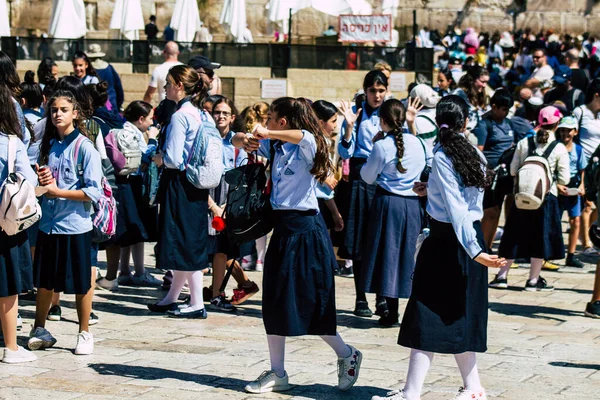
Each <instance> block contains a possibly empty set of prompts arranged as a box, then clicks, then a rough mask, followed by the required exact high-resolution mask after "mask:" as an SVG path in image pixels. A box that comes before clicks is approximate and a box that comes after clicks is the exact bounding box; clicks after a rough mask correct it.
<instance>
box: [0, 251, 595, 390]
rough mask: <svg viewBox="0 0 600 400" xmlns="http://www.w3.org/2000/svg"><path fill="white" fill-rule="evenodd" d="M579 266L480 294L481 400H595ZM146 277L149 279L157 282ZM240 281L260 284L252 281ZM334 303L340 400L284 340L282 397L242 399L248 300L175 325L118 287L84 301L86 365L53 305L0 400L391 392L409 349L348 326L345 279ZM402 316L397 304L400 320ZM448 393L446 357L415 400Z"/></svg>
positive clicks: (455, 379)
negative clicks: (355, 352) (485, 316)
mask: <svg viewBox="0 0 600 400" xmlns="http://www.w3.org/2000/svg"><path fill="white" fill-rule="evenodd" d="M150 252H151V246H150V245H148V246H147V254H150ZM101 256H102V255H101ZM585 261H586V262H587V264H586V268H585V269H584V270H583V271H580V270H576V269H573V268H562V269H561V270H559V271H557V272H543V276H544V277H545V278H546V279H547V280H548V281H549V282H550V283H551V284H554V285H555V286H556V287H557V290H555V291H554V292H552V293H526V292H523V291H522V288H523V287H524V285H525V280H526V279H527V276H528V269H527V267H528V266H527V265H526V264H523V265H520V268H518V269H513V270H511V272H510V275H509V284H510V288H509V289H508V290H492V289H490V292H489V297H490V312H489V326H488V352H487V353H485V354H482V355H480V356H479V362H478V364H479V369H480V375H481V378H482V381H483V383H484V385H485V387H486V388H487V391H488V397H489V398H500V399H544V400H546V399H548V400H554V399H578V400H579V399H600V320H593V319H589V318H584V317H583V310H584V307H585V304H586V302H587V301H589V298H590V296H591V289H592V285H593V279H594V275H593V274H592V272H593V269H594V264H595V262H596V259H595V258H590V257H587V258H585ZM146 264H147V265H153V264H154V260H153V258H152V257H150V256H147V258H146ZM559 264H560V263H559ZM150 271H151V272H153V273H155V274H156V276H160V275H159V274H160V271H158V270H154V269H151V270H150ZM493 273H494V271H490V279H491V277H492V275H493ZM249 275H250V277H251V279H253V280H255V281H256V282H257V283H258V284H259V285H260V281H261V273H257V272H250V273H249ZM208 279H210V278H208V277H207V278H205V281H206V282H208ZM232 287H233V284H230V285H229V288H228V290H229V293H230V294H231V289H232ZM336 293H337V306H338V325H339V332H340V334H341V335H342V336H343V337H344V339H345V340H346V341H347V342H348V343H351V344H354V345H356V346H357V347H358V348H359V349H360V350H361V351H362V352H363V354H364V361H363V367H362V370H361V377H360V379H359V381H358V383H357V385H356V387H355V388H353V389H352V390H351V391H349V392H347V393H341V392H339V391H338V390H337V389H336V388H335V387H334V386H335V384H336V380H337V378H336V368H337V366H336V359H335V355H334V353H333V352H332V351H331V349H330V348H328V346H327V345H326V344H325V343H324V342H322V341H321V340H320V339H319V338H316V337H307V338H290V339H289V340H288V341H287V344H286V368H287V370H288V373H289V375H290V383H292V384H293V385H294V386H293V387H292V389H291V390H290V391H288V392H286V393H271V394H265V395H259V396H253V395H250V394H247V393H244V392H243V387H244V385H245V384H246V382H247V381H249V380H252V379H254V378H256V377H257V376H258V375H259V374H260V373H261V372H262V371H263V370H264V369H267V368H268V367H269V356H268V350H267V343H266V337H265V333H264V327H263V323H262V320H261V318H260V306H261V302H260V294H259V295H257V296H256V297H254V298H252V299H251V300H250V301H248V302H247V303H246V304H244V305H243V306H242V307H240V308H239V310H238V312H237V313H235V314H225V313H216V312H211V311H209V317H208V319H207V320H190V321H187V320H177V319H170V318H166V317H164V316H162V315H157V314H152V313H150V312H149V311H148V310H147V308H146V304H149V303H152V302H155V301H157V299H160V298H161V297H162V296H164V294H165V293H164V292H163V291H161V290H160V289H154V288H136V287H121V288H120V290H119V292H115V293H112V292H106V291H97V292H96V294H95V303H94V310H95V312H96V314H98V316H99V317H100V323H99V324H97V325H95V326H93V327H91V331H92V333H94V335H95V339H96V344H95V352H94V354H93V355H91V356H75V355H73V353H72V350H73V348H74V346H75V340H76V339H75V335H76V332H77V325H76V322H75V321H76V315H77V314H76V311H75V308H74V306H75V304H74V297H73V296H63V302H62V307H63V320H62V321H60V322H50V321H49V322H48V324H47V328H48V329H49V330H50V331H51V332H52V334H53V335H54V336H55V337H56V338H57V339H58V343H57V344H56V347H55V348H53V349H50V350H46V351H41V352H37V355H38V361H36V362H34V363H30V364H26V365H17V366H10V365H0V379H1V382H2V384H1V385H0V399H31V398H41V399H86V400H87V399H90V400H105V399H107V400H108V399H133V398H135V399H143V400H146V399H148V400H154V399H170V400H174V399H182V400H187V399H194V400H196V399H211V400H212V399H216V400H219V399H223V400H229V399H242V400H250V399H294V400H300V399H302V400H304V399H327V400H329V399H333V400H336V399H344V400H346V399H370V397H371V396H372V395H375V394H378V395H382V394H385V392H386V391H387V390H389V389H393V388H399V387H402V385H403V382H404V379H405V376H406V372H407V369H408V357H409V350H407V349H405V348H402V347H400V346H398V345H397V344H396V340H397V337H398V327H394V328H388V329H381V328H378V326H377V319H376V318H372V319H361V318H357V317H355V316H354V315H352V309H353V293H354V289H353V282H352V280H351V279H345V278H339V277H338V278H336ZM370 300H371V302H373V297H372V296H370ZM405 305H406V300H401V301H400V308H401V310H402V309H403V308H404V306H405ZM34 310H35V307H34V304H33V303H32V302H25V301H23V302H21V304H20V312H21V315H22V317H23V319H24V323H25V327H24V331H23V332H21V334H20V337H19V342H20V344H25V343H26V334H27V333H28V332H29V325H30V324H31V323H32V322H33V316H34ZM459 386H461V379H460V374H459V372H458V368H457V367H456V365H455V363H454V358H453V357H452V356H449V355H436V356H435V357H434V361H433V366H432V368H431V370H430V373H429V375H428V376H427V379H426V382H425V387H424V393H423V396H422V399H423V400H438V399H451V398H453V397H454V395H455V393H456V391H457V389H458V387H459Z"/></svg>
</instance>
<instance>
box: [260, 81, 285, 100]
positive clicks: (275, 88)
mask: <svg viewBox="0 0 600 400" xmlns="http://www.w3.org/2000/svg"><path fill="white" fill-rule="evenodd" d="M260 89H261V90H260V97H262V98H263V99H277V98H279V97H285V96H287V80H286V79H263V80H261V81H260Z"/></svg>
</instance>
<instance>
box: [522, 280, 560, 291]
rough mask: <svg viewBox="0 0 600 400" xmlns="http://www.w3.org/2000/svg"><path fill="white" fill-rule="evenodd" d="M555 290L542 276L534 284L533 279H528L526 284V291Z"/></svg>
mask: <svg viewBox="0 0 600 400" xmlns="http://www.w3.org/2000/svg"><path fill="white" fill-rule="evenodd" d="M553 290H554V286H552V285H548V282H546V280H545V279H544V278H542V277H541V276H540V277H538V281H537V282H536V283H535V284H532V283H531V281H529V280H528V281H527V283H526V284H525V291H527V292H551V291H553Z"/></svg>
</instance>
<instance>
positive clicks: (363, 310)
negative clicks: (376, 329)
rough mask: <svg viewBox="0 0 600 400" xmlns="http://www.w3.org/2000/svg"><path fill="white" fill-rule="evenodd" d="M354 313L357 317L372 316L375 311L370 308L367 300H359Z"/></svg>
mask: <svg viewBox="0 0 600 400" xmlns="http://www.w3.org/2000/svg"><path fill="white" fill-rule="evenodd" d="M354 315H356V316H357V317H365V318H371V317H372V316H373V311H371V309H370V308H369V303H367V302H366V301H357V302H356V306H355V307H354Z"/></svg>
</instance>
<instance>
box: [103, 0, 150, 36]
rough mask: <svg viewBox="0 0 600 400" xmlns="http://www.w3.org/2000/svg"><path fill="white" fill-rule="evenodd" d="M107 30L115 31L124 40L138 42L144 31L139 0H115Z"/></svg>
mask: <svg viewBox="0 0 600 400" xmlns="http://www.w3.org/2000/svg"><path fill="white" fill-rule="evenodd" d="M109 29H116V30H118V31H120V32H121V35H123V36H124V37H125V38H126V39H129V40H138V39H139V38H140V33H139V30H140V29H144V15H143V14H142V3H141V2H140V0H117V1H116V2H115V8H114V10H113V14H112V18H111V19H110V25H109Z"/></svg>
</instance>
